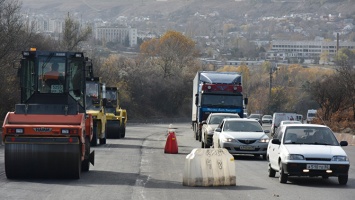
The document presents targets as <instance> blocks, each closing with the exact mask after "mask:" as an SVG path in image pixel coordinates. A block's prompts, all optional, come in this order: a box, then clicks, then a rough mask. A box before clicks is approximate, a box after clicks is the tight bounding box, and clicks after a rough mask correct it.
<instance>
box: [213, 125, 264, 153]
mask: <svg viewBox="0 0 355 200" xmlns="http://www.w3.org/2000/svg"><path fill="white" fill-rule="evenodd" d="M266 133H269V131H268V130H265V131H264V130H263V128H262V126H261V125H260V124H259V122H258V121H256V120H255V119H244V118H228V119H223V121H222V122H221V123H220V124H219V125H218V127H217V128H216V129H215V131H214V134H213V146H214V147H217V148H225V149H227V150H228V152H229V153H230V154H233V155H236V154H252V155H254V156H260V155H262V157H263V159H266V149H267V146H268V142H269V136H267V134H266Z"/></svg>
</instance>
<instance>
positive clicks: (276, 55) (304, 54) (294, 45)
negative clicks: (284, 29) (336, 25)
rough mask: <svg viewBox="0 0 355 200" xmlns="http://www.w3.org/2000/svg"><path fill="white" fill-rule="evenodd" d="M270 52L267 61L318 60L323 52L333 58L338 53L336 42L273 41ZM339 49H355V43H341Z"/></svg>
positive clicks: (267, 53)
mask: <svg viewBox="0 0 355 200" xmlns="http://www.w3.org/2000/svg"><path fill="white" fill-rule="evenodd" d="M271 44H272V47H271V49H270V51H268V52H266V59H270V60H279V59H281V60H283V59H287V58H297V59H300V58H301V59H316V58H320V55H321V54H322V53H323V52H328V53H329V56H330V57H332V56H334V55H335V54H336V52H337V42H336V41H324V40H323V41H272V42H271ZM338 48H339V49H342V48H347V49H351V50H352V49H355V42H342V41H340V42H339V47H338Z"/></svg>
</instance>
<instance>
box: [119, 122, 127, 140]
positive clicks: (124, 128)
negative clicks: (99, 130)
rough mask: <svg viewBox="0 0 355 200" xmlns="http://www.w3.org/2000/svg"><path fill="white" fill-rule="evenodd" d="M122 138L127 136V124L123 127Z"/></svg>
mask: <svg viewBox="0 0 355 200" xmlns="http://www.w3.org/2000/svg"><path fill="white" fill-rule="evenodd" d="M120 132H121V138H125V137H126V125H124V126H123V127H122V128H121V131H120Z"/></svg>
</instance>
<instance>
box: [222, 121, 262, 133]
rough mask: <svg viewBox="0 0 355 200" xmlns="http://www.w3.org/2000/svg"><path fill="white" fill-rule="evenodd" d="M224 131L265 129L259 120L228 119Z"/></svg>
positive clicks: (257, 130) (258, 130)
mask: <svg viewBox="0 0 355 200" xmlns="http://www.w3.org/2000/svg"><path fill="white" fill-rule="evenodd" d="M223 131H233V132H263V129H262V127H261V126H260V124H259V123H258V122H257V121H255V122H254V121H226V122H225V124H224V127H223Z"/></svg>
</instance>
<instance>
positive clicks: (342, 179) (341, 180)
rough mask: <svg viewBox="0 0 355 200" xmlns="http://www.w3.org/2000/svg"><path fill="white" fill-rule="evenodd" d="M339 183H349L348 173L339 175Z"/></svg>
mask: <svg viewBox="0 0 355 200" xmlns="http://www.w3.org/2000/svg"><path fill="white" fill-rule="evenodd" d="M338 182H339V185H346V184H347V183H348V175H341V176H338Z"/></svg>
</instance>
